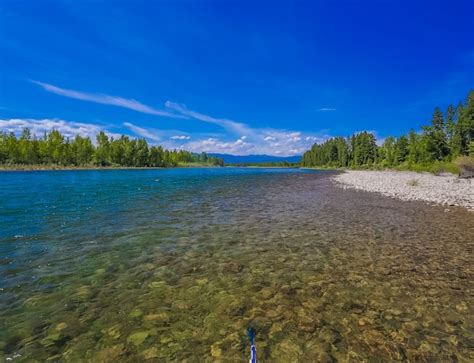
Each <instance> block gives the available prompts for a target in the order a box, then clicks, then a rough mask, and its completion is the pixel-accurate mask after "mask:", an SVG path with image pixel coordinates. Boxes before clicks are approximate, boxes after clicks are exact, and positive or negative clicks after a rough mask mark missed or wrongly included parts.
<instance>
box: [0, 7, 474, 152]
mask: <svg viewBox="0 0 474 363" xmlns="http://www.w3.org/2000/svg"><path fill="white" fill-rule="evenodd" d="M472 14H474V1H472V0H465V1H462V0H461V1H456V0H453V1H449V2H448V1H403V0H401V1H400V0H399V1H395V0H393V1H391V0H379V1H356V0H352V1H344V0H341V1H329V0H327V1H307V2H304V1H297V2H296V1H271V2H270V1H269V2H265V1H251V2H244V1H231V0H227V1H198V0H193V1H179V0H177V1H171V0H169V1H118V0H116V1H110V2H108V1H73V0H69V1H41V0H38V1H8V0H2V1H0V54H1V57H0V72H1V73H0V126H1V127H2V128H3V129H4V130H9V131H19V130H20V129H21V127H24V126H29V127H31V128H32V129H33V130H34V132H36V133H38V134H41V133H42V132H43V130H45V129H47V128H50V127H55V128H58V129H60V130H61V131H63V132H64V133H65V134H67V135H70V136H73V135H74V134H75V133H77V132H80V133H83V134H87V135H90V136H94V134H95V133H96V132H97V131H98V130H100V129H103V130H106V131H107V132H108V133H110V134H111V135H115V134H121V133H124V134H129V135H132V136H137V137H146V138H147V140H148V141H149V142H151V143H158V144H162V145H164V146H166V147H172V148H175V147H176V148H186V149H189V150H192V151H208V152H226V153H233V154H240V155H244V154H255V153H266V154H272V155H295V154H301V153H302V152H303V151H304V150H305V149H306V148H308V147H309V146H310V145H311V144H312V143H314V142H315V141H322V140H324V139H325V138H327V137H330V136H336V135H342V136H347V135H349V134H351V133H353V132H356V131H361V130H370V131H373V132H375V133H376V135H377V137H378V138H379V139H383V138H384V137H385V136H387V135H400V134H402V133H405V132H407V131H408V130H409V129H410V128H414V129H416V130H417V129H420V127H421V125H423V124H426V123H427V122H429V120H430V117H431V114H432V111H433V108H434V107H435V106H440V107H442V108H443V109H444V108H446V107H447V105H448V104H449V103H455V104H457V103H458V102H459V101H460V100H463V99H464V97H465V96H466V95H467V92H468V90H469V89H472V88H473V87H474V20H473V18H472Z"/></svg>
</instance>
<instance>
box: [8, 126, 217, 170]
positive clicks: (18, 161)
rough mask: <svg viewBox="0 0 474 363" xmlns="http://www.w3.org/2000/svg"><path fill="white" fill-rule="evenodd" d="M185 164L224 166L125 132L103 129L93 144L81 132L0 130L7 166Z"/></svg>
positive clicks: (168, 165) (165, 165)
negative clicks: (115, 134) (38, 133)
mask: <svg viewBox="0 0 474 363" xmlns="http://www.w3.org/2000/svg"><path fill="white" fill-rule="evenodd" d="M187 164H190V165H192V164H199V165H212V166H223V165H224V161H223V160H222V159H220V158H216V157H213V156H209V155H207V154H206V153H200V154H196V153H191V152H189V151H185V150H166V149H163V147H161V146H149V145H148V143H147V141H146V140H145V139H133V138H130V137H128V136H125V135H122V136H120V137H118V138H113V137H110V138H109V136H108V135H107V134H106V133H105V132H103V131H101V132H100V133H99V134H97V137H96V143H95V144H94V143H93V142H92V141H91V139H90V138H88V137H83V136H80V135H76V137H75V138H74V139H73V140H70V139H69V138H66V137H65V136H64V135H62V134H61V133H60V132H59V131H58V130H51V131H50V132H48V133H45V134H44V135H43V137H41V138H37V137H36V136H35V135H32V133H31V131H30V130H29V129H28V128H25V129H24V130H23V132H22V134H21V135H20V136H19V137H17V136H16V135H15V134H14V133H6V132H2V133H0V165H3V166H7V167H8V166H15V165H35V166H36V165H39V166H41V165H43V166H44V165H56V166H61V167H90V166H95V167H175V166H180V165H181V166H183V165H187Z"/></svg>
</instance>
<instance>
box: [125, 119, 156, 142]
mask: <svg viewBox="0 0 474 363" xmlns="http://www.w3.org/2000/svg"><path fill="white" fill-rule="evenodd" d="M123 126H125V127H126V128H128V129H130V130H131V131H132V132H133V133H135V134H136V135H138V136H142V137H144V138H146V139H149V140H151V141H155V142H159V141H160V140H161V138H160V137H159V136H158V135H157V133H155V132H153V131H151V130H148V129H144V128H143V127H140V126H137V125H134V124H132V123H130V122H124V123H123Z"/></svg>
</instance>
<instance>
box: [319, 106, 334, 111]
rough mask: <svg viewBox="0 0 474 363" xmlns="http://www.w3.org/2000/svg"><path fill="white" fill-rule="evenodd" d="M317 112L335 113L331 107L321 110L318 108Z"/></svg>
mask: <svg viewBox="0 0 474 363" xmlns="http://www.w3.org/2000/svg"><path fill="white" fill-rule="evenodd" d="M318 111H320V112H331V111H336V109H335V108H332V107H322V108H318Z"/></svg>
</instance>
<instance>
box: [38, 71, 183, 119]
mask: <svg viewBox="0 0 474 363" xmlns="http://www.w3.org/2000/svg"><path fill="white" fill-rule="evenodd" d="M31 82H32V83H34V84H37V85H39V86H41V87H42V88H43V89H44V90H46V91H48V92H51V93H54V94H57V95H60V96H64V97H69V98H74V99H77V100H82V101H89V102H94V103H100V104H103V105H112V106H117V107H123V108H128V109H130V110H134V111H137V112H141V113H146V114H149V115H155V116H165V117H171V118H185V117H183V116H180V115H176V114H175V113H171V112H169V111H166V110H159V109H156V108H153V107H150V106H147V105H144V104H143V103H140V102H138V101H136V100H134V99H127V98H122V97H117V96H110V95H107V94H103V93H86V92H79V91H75V90H71V89H65V88H60V87H57V86H54V85H52V84H49V83H44V82H39V81H34V80H32V81H31Z"/></svg>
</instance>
